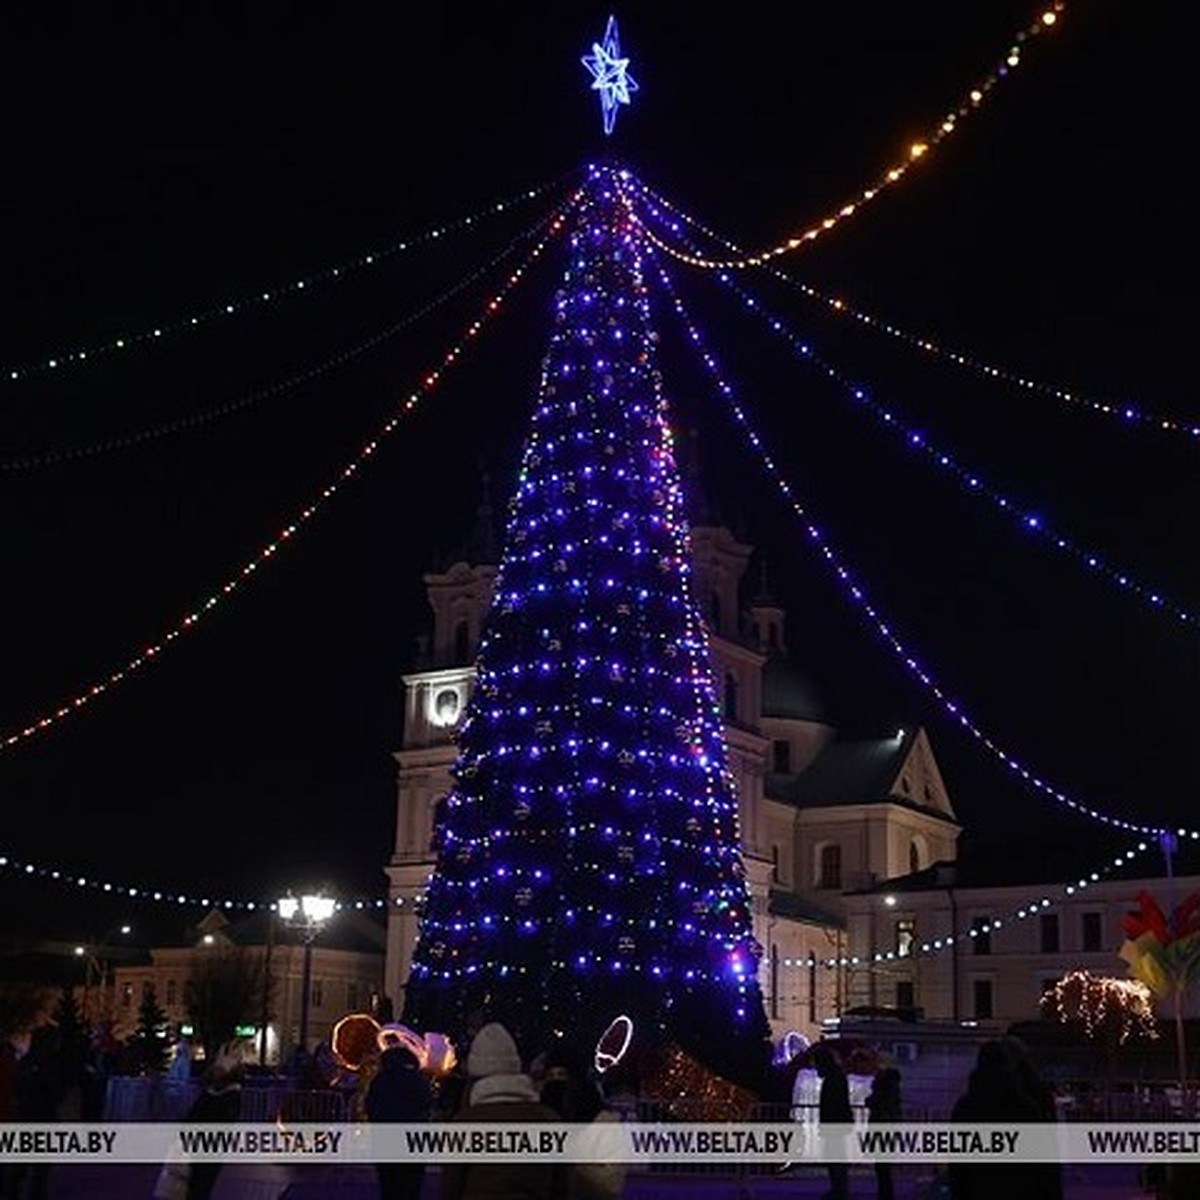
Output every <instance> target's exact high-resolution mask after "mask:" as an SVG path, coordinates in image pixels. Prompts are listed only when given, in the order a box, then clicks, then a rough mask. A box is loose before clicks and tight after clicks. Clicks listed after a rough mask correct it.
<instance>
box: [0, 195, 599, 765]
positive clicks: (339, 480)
mask: <svg viewBox="0 0 1200 1200" xmlns="http://www.w3.org/2000/svg"><path fill="white" fill-rule="evenodd" d="M577 200H578V192H576V193H575V195H574V196H573V197H572V198H571V199H570V200H569V201H568V203H567V204H566V205H565V206H564V207H563V208H562V209H560V210H559V212H558V213H557V214H555V215H554V216H553V217H552V218H551V219H550V222H549V228H548V229H547V231H546V233H545V234H544V235H543V236H542V237H541V239H540V240H539V241H538V242H537V244H536V245H535V246H534V247H533V249H532V250H531V251H530V253H529V255H528V256H527V257H526V258H525V261H524V262H523V263H521V264H520V265H519V266H518V267H517V268H516V269H515V270H514V271H513V272H512V273H511V274H510V275H509V276H508V278H507V279H506V280H505V281H504V283H503V284H502V285H501V286H500V288H499V289H498V290H497V292H496V293H495V295H493V296H492V298H491V299H490V300H488V302H487V303H486V304H485V305H484V308H483V311H482V313H481V314H480V316H478V317H476V319H475V320H474V321H473V322H472V323H471V324H470V325H469V326H468V327H467V328H466V330H465V331H464V332H463V334H462V335H461V336H460V338H459V340H458V341H457V342H456V343H455V344H454V345H453V346H452V347H451V349H450V350H448V351H447V352H446V353H445V354H443V355H442V358H441V361H440V363H439V364H438V365H437V366H436V367H433V368H431V369H430V370H428V371H426V372H425V374H424V375H423V376H422V377H421V379H420V380H419V382H418V384H417V386H416V387H415V388H414V389H413V391H412V392H411V393H410V394H409V395H408V397H407V398H406V399H405V400H404V401H403V403H402V404H401V405H400V408H399V410H398V411H397V412H396V413H395V414H393V416H391V417H390V418H389V419H388V420H387V422H386V423H385V424H384V425H383V426H382V427H381V428H380V430H379V431H378V432H377V433H376V434H375V436H374V437H373V438H371V440H370V441H368V442H366V443H364V444H363V446H362V447H360V449H359V450H358V452H357V453H356V454H355V455H354V457H353V458H352V459H351V460H350V461H349V462H348V463H347V464H346V465H345V466H344V467H342V469H341V470H340V471H339V472H338V473H337V474H336V475H335V476H334V478H333V480H332V481H331V482H330V483H328V484H326V486H325V487H324V488H323V489H322V490H321V491H320V493H319V494H318V495H317V497H316V498H315V499H314V500H312V501H311V502H310V503H309V505H308V506H307V507H306V508H304V509H302V510H301V511H300V512H299V513H298V514H297V515H296V516H295V517H294V518H293V519H292V521H291V523H290V524H288V525H286V526H285V527H284V528H283V529H282V530H280V531H279V533H277V534H276V535H275V537H274V538H273V539H272V540H271V541H269V542H267V543H266V544H265V545H264V546H263V547H261V548H260V549H259V550H258V551H257V552H256V553H255V554H254V555H253V556H252V557H251V558H249V559H248V560H247V561H246V562H245V563H244V564H243V565H242V566H241V567H240V568H239V569H238V570H237V571H236V572H235V573H234V574H233V575H231V576H230V577H229V578H228V579H227V580H226V581H225V582H224V583H223V584H222V585H221V586H220V587H219V588H218V589H217V590H216V591H214V592H213V593H211V594H210V595H209V596H208V597H207V599H205V600H204V601H203V603H201V604H200V605H199V606H198V607H197V608H195V609H193V610H192V611H191V612H190V613H188V614H187V615H186V616H185V617H184V618H183V619H182V620H181V621H180V622H179V623H178V624H176V625H175V626H174V627H173V628H172V629H171V630H169V631H168V632H167V633H166V634H164V635H163V636H162V637H161V638H159V640H158V641H156V642H153V643H151V644H149V645H147V646H145V647H144V648H143V649H142V650H140V651H138V652H137V653H136V654H135V655H134V656H133V657H132V658H130V659H129V660H128V661H127V662H126V663H125V665H124V666H122V667H119V668H117V669H116V670H114V671H111V672H110V673H109V674H108V675H106V676H104V677H102V678H101V679H99V680H97V681H96V682H94V683H92V684H91V685H90V686H89V687H87V688H86V689H84V690H81V691H79V692H76V693H75V694H74V695H73V696H72V697H71V698H70V699H68V700H66V701H65V702H63V703H62V704H61V705H59V707H57V708H56V709H54V710H52V711H50V712H46V713H44V714H43V715H42V716H41V717H39V718H37V719H36V720H34V721H31V722H30V723H29V724H27V725H25V726H23V727H21V728H19V729H15V730H12V731H10V732H8V733H6V734H3V735H0V751H5V750H9V749H11V748H12V747H13V746H16V745H18V744H19V743H21V742H24V741H27V740H28V739H30V738H32V737H34V736H35V735H37V734H40V733H43V732H45V731H46V730H47V729H49V728H51V727H53V726H55V725H57V724H58V723H59V722H60V721H62V720H64V719H65V718H66V717H68V716H71V715H72V714H73V713H76V712H78V711H79V710H80V709H81V708H83V707H84V706H85V705H88V704H90V703H91V702H92V701H93V700H95V699H96V697H98V696H101V695H103V694H104V693H105V692H107V691H109V690H110V689H111V688H112V687H114V686H115V685H116V684H118V683H120V682H122V681H123V680H125V679H127V678H128V677H129V676H130V675H132V674H134V673H135V672H137V671H139V670H141V669H142V668H143V667H145V666H147V665H148V664H149V663H151V662H153V661H155V660H156V659H158V657H159V656H160V655H161V654H162V652H163V651H164V650H166V649H167V648H168V647H169V646H170V645H171V643H172V642H174V641H175V640H176V639H177V638H179V637H180V636H181V635H182V634H184V633H187V632H189V631H190V630H191V629H193V628H195V626H196V625H198V624H199V623H200V622H201V621H202V620H203V619H204V618H205V617H206V616H208V615H209V613H211V612H212V610H213V609H214V608H216V607H217V605H218V604H220V603H221V602H222V601H224V600H226V599H228V597H229V596H230V595H231V594H232V593H234V592H235V591H237V590H238V589H239V588H240V587H242V585H244V584H245V583H246V582H247V581H248V580H249V579H250V578H252V577H253V576H254V575H255V573H256V572H257V571H258V569H259V568H260V567H262V566H264V565H265V564H266V563H267V562H268V561H269V560H270V559H271V558H272V557H273V556H274V555H275V554H276V553H277V552H278V551H279V550H280V549H282V548H283V547H284V546H285V545H286V544H287V543H288V542H289V541H290V539H291V538H292V537H293V536H294V535H295V534H296V533H297V532H299V531H300V530H301V529H302V528H303V527H305V526H306V525H307V524H308V523H309V522H310V521H311V520H312V519H313V517H315V516H316V515H317V513H318V512H321V511H322V510H323V509H324V508H325V506H326V504H327V503H328V502H329V501H330V500H331V499H332V498H333V497H334V496H335V495H336V494H337V493H338V492H339V491H341V489H342V488H343V487H344V486H345V485H346V484H347V483H348V482H349V481H350V480H351V479H353V478H354V477H355V476H356V475H357V474H358V472H359V470H360V469H361V468H362V466H363V465H364V464H365V463H366V462H367V460H368V459H370V458H371V457H372V456H373V455H374V453H375V451H376V450H378V448H379V446H380V444H381V443H382V442H383V440H384V439H385V438H387V437H388V436H389V435H390V434H391V433H393V432H394V431H395V429H396V427H397V426H398V425H399V424H400V421H401V420H402V419H403V418H404V417H405V416H407V415H408V414H409V413H410V412H412V411H413V409H415V408H416V406H417V405H418V404H419V403H420V401H421V399H422V398H423V397H424V396H425V395H426V394H427V393H429V392H430V391H432V390H433V388H434V387H436V386H437V384H438V383H440V382H441V379H442V376H443V375H444V373H445V372H446V371H447V370H448V369H449V368H450V367H451V366H453V365H454V363H455V362H456V361H457V360H458V358H459V357H460V356H461V355H462V353H463V352H464V350H465V349H466V347H467V345H468V343H470V342H471V341H472V340H473V339H474V338H475V337H476V336H477V335H478V334H479V332H480V331H481V330H482V329H483V328H484V326H485V325H486V324H487V323H488V321H489V319H490V318H491V317H492V316H494V315H495V313H496V311H497V310H498V309H499V308H500V307H501V305H502V303H503V302H504V300H506V299H507V297H508V295H509V294H510V293H511V292H512V290H513V288H514V287H516V285H517V283H519V282H520V280H521V279H522V278H523V276H524V275H525V274H526V272H527V271H528V270H529V268H530V266H532V264H533V263H534V262H535V261H536V260H537V259H538V258H540V257H541V254H542V252H543V251H544V250H545V248H546V246H547V245H548V244H549V243H550V241H551V240H552V239H553V238H554V237H555V236H556V235H557V234H558V233H559V232H560V231H561V229H562V228H563V224H564V221H565V219H566V214H567V211H568V210H569V208H570V207H571V206H572V205H573V204H575V203H576V202H577Z"/></svg>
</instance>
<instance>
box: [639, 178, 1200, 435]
mask: <svg viewBox="0 0 1200 1200" xmlns="http://www.w3.org/2000/svg"><path fill="white" fill-rule="evenodd" d="M630 182H632V183H633V184H634V185H635V186H637V187H638V189H639V190H640V191H641V193H642V194H643V195H644V196H645V198H646V200H647V201H648V202H649V203H650V205H651V208H652V211H653V210H654V206H657V207H658V208H661V209H662V210H663V211H664V212H670V213H673V214H674V215H675V216H677V217H679V218H680V219H681V220H683V221H685V222H686V223H687V224H688V225H690V226H691V227H692V228H693V229H695V230H696V231H697V232H699V233H701V234H703V235H704V236H705V237H708V238H710V239H712V240H713V241H714V242H716V243H717V244H718V245H721V246H724V247H725V249H727V250H728V251H730V252H731V253H732V254H739V255H740V254H741V253H742V249H741V247H739V246H738V245H737V244H736V243H735V242H733V241H731V240H730V239H729V238H727V237H724V236H723V235H722V234H719V233H717V232H715V231H714V230H713V229H712V228H710V227H709V226H708V225H705V224H704V223H703V222H702V221H700V220H699V219H697V218H696V217H695V216H693V215H691V214H689V213H687V212H685V211H684V210H683V209H682V208H680V207H679V205H677V204H674V203H673V202H672V201H670V200H668V199H667V198H666V197H665V196H663V195H662V193H661V192H658V191H655V190H654V189H652V188H650V187H648V186H647V185H646V184H645V182H643V181H642V180H640V179H636V180H631V181H630ZM657 215H659V217H660V219H661V220H663V221H664V223H666V224H667V225H668V227H669V228H670V229H671V230H672V231H673V232H674V233H676V234H681V233H682V230H681V229H680V227H679V226H678V225H675V224H671V223H670V222H668V221H667V220H666V218H665V217H662V216H661V214H657ZM762 270H763V271H765V272H766V273H767V274H768V275H771V276H773V277H774V278H776V279H779V280H781V281H782V282H784V283H786V284H787V285H788V286H789V287H793V288H795V289H796V290H797V291H799V292H801V293H802V294H803V295H805V296H806V297H808V299H810V300H813V301H815V302H816V303H818V304H821V305H823V306H824V307H826V308H828V309H829V310H830V311H831V312H833V313H835V314H836V315H837V316H839V317H850V318H852V319H853V320H855V321H858V322H859V323H860V324H862V325H864V326H866V327H867V328H868V329H870V330H872V331H874V332H878V333H883V334H886V335H888V336H889V337H892V338H894V339H895V340H896V341H898V342H900V343H902V344H903V345H905V346H907V347H910V348H912V349H915V350H920V351H922V352H924V353H926V354H929V355H931V356H933V357H934V358H937V359H939V360H941V361H943V362H948V363H951V364H953V365H954V366H956V367H963V368H966V369H967V370H970V371H973V372H975V373H976V374H977V375H981V376H983V377H984V378H987V379H991V380H994V381H997V382H999V383H1004V384H1008V385H1011V386H1012V387H1015V388H1020V389H1022V390H1024V391H1027V392H1032V393H1036V394H1038V395H1042V396H1049V397H1052V398H1053V399H1055V400H1061V401H1062V402H1063V403H1064V404H1068V405H1071V406H1073V407H1076V408H1082V409H1086V410H1088V411H1090V412H1093V413H1096V414H1098V415H1100V416H1104V417H1110V418H1115V419H1116V420H1117V421H1119V422H1120V423H1121V427H1122V428H1125V429H1131V428H1146V429H1153V430H1157V431H1158V432H1160V433H1170V434H1181V435H1183V436H1184V437H1186V438H1189V439H1190V440H1192V441H1195V440H1197V439H1200V421H1197V420H1196V418H1194V417H1193V418H1183V417H1172V416H1168V415H1164V414H1162V413H1157V412H1151V411H1149V410H1147V409H1144V408H1142V407H1140V406H1139V405H1135V404H1133V403H1132V402H1130V401H1106V400H1098V399H1095V398H1094V397H1090V396H1085V395H1081V394H1079V393H1078V392H1076V391H1073V390H1071V389H1069V388H1065V387H1061V386H1059V385H1058V384H1054V383H1047V382H1045V381H1043V380H1037V379H1031V378H1030V377H1028V376H1026V375H1022V374H1021V373H1020V372H1019V371H1016V370H1014V369H1012V368H1010V367H1001V366H996V365H995V364H992V363H986V362H984V361H983V360H982V359H980V358H978V357H976V356H975V355H973V354H971V353H969V352H966V351H961V350H952V349H950V348H949V347H946V346H942V345H939V344H938V343H937V342H935V341H934V340H933V339H932V338H929V337H926V336H925V335H923V334H917V333H912V332H911V331H909V330H906V329H902V328H901V327H900V326H898V325H893V324H892V323H891V322H890V321H888V320H885V319H884V318H883V317H876V316H873V315H872V314H870V313H867V312H864V311H863V310H862V309H858V308H855V307H854V306H853V305H852V304H850V303H848V302H847V301H845V300H842V299H840V298H837V297H833V296H827V295H825V294H824V293H823V292H820V291H818V290H817V289H816V288H814V287H813V286H812V285H811V284H808V283H805V282H804V281H803V280H800V279H797V278H795V276H793V275H789V274H788V273H787V272H786V271H784V270H782V269H780V268H779V267H777V266H774V265H764V266H763V267H762Z"/></svg>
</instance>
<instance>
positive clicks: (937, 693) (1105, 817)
mask: <svg viewBox="0 0 1200 1200" xmlns="http://www.w3.org/2000/svg"><path fill="white" fill-rule="evenodd" d="M639 227H641V226H639ZM659 277H660V279H661V281H662V283H663V287H664V290H665V291H666V293H667V295H668V297H669V298H670V300H671V302H672V303H673V304H674V306H675V311H676V312H677V313H678V315H679V318H680V320H681V321H682V322H683V324H684V327H685V329H686V330H687V335H688V338H689V340H690V341H691V342H692V344H693V346H694V347H695V349H696V352H697V354H698V356H699V358H700V360H701V362H702V363H703V364H704V367H705V369H706V370H707V371H708V373H709V375H710V376H711V378H712V380H713V384H714V387H715V388H716V390H717V391H718V393H719V394H720V395H721V397H722V398H723V399H724V400H725V402H726V404H727V406H728V408H729V412H730V414H731V415H732V417H733V419H734V422H735V424H736V425H737V426H738V427H739V428H740V429H741V430H742V433H743V435H744V437H745V438H746V440H747V442H748V444H749V446H750V448H751V449H752V450H753V451H754V453H755V454H756V455H757V456H758V459H759V461H760V462H761V463H762V465H763V467H764V469H765V471H766V474H767V476H768V478H769V479H770V480H771V481H772V482H773V483H774V484H775V486H776V488H777V489H778V490H779V492H780V493H781V494H782V496H783V498H784V500H785V501H786V502H787V504H788V506H789V507H790V508H791V509H792V511H793V512H794V513H795V515H796V517H797V518H798V519H799V521H800V522H801V525H802V527H803V528H804V530H805V533H806V534H807V536H808V539H809V541H810V542H811V543H812V544H813V545H814V546H815V547H816V549H817V551H818V554H819V557H820V558H821V559H822V560H823V561H824V563H825V564H826V566H827V567H828V568H829V570H831V571H832V573H833V575H834V577H835V579H836V580H837V582H838V584H839V585H840V586H841V588H842V591H843V593H844V595H845V596H846V597H847V598H848V599H849V600H850V601H851V603H852V604H853V606H854V607H855V608H857V609H858V610H859V611H860V612H861V613H862V614H863V615H864V616H865V617H866V618H867V620H868V622H869V624H870V626H872V627H873V628H874V630H875V632H876V634H877V635H878V636H879V637H880V639H881V640H882V641H883V642H884V643H885V644H886V645H887V646H888V648H889V649H891V650H892V652H893V653H894V654H895V655H896V656H897V657H898V658H899V659H900V661H901V662H902V663H903V665H904V667H905V668H906V670H907V671H908V672H909V673H910V674H911V675H913V676H914V677H915V678H916V679H917V680H918V681H919V682H920V683H921V684H922V685H923V686H924V688H925V689H926V690H927V691H928V692H929V693H930V694H931V695H933V696H934V697H935V698H936V700H937V701H938V703H939V704H940V705H941V707H942V709H943V711H944V712H945V713H946V715H947V716H948V717H950V718H951V720H953V721H954V722H956V723H957V724H958V725H960V726H961V727H962V728H963V729H965V730H966V731H967V732H968V733H969V734H970V735H971V736H972V737H973V738H975V740H976V741H977V742H979V744H980V745H982V746H983V747H984V748H985V749H986V750H987V751H988V752H989V753H990V754H991V755H992V756H993V757H994V758H996V759H997V760H998V761H999V762H1001V763H1002V764H1003V765H1004V766H1005V767H1006V768H1007V769H1008V770H1009V771H1011V772H1013V773H1014V774H1016V775H1017V776H1019V777H1020V778H1021V779H1022V780H1023V781H1024V782H1025V783H1027V784H1028V785H1029V786H1031V787H1033V788H1034V789H1036V790H1037V791H1039V792H1041V793H1042V794H1043V795H1046V796H1048V797H1050V799H1052V800H1053V801H1055V803H1057V804H1060V805H1062V806H1063V807H1065V808H1068V809H1070V810H1072V811H1073V812H1076V813H1078V814H1079V815H1081V816H1085V817H1089V818H1090V819H1092V820H1094V821H1098V822H1100V823H1101V824H1104V825H1109V826H1111V827H1113V828H1115V829H1123V830H1127V831H1129V832H1132V833H1139V834H1150V835H1154V836H1157V835H1158V834H1160V833H1163V832H1164V831H1165V829H1164V827H1162V826H1152V825H1144V824H1141V823H1139V822H1136V821H1128V820H1125V819H1124V818H1122V817H1117V816H1113V815H1112V814H1110V813H1106V812H1103V811H1101V810H1100V809H1097V808H1093V807H1092V806H1091V805H1089V804H1086V803H1084V802H1083V801H1080V800H1075V799H1072V798H1071V797H1070V796H1068V795H1067V794H1066V793H1065V792H1063V791H1062V790H1061V789H1059V788H1058V787H1056V786H1055V785H1053V784H1052V783H1050V782H1049V781H1048V780H1046V779H1045V778H1043V777H1042V776H1040V775H1038V774H1037V773H1036V772H1035V771H1033V770H1032V769H1031V768H1029V767H1028V766H1026V765H1025V764H1024V763H1023V762H1022V761H1021V760H1020V759H1018V758H1016V757H1015V756H1014V755H1012V754H1010V753H1009V752H1008V751H1006V750H1005V749H1004V748H1003V747H1002V746H1001V745H999V743H997V742H996V741H994V740H993V739H992V737H991V736H990V735H988V734H987V733H985V732H984V730H983V729H982V728H981V727H980V726H979V725H978V724H977V723H976V722H975V721H974V720H973V719H972V718H971V717H970V716H969V714H968V713H966V712H965V711H964V710H963V707H962V705H961V704H960V703H959V702H958V701H956V700H954V699H953V698H952V697H950V696H949V695H948V694H947V693H946V692H945V691H944V689H943V688H942V687H941V685H940V684H939V683H938V682H937V680H936V679H934V677H933V676H932V674H931V673H930V672H929V671H928V670H927V669H926V668H925V667H923V666H922V665H921V663H920V662H918V660H917V659H916V657H915V656H914V654H913V652H912V651H911V650H910V649H909V648H908V647H907V646H906V645H905V644H904V642H903V641H901V639H900V638H899V637H898V636H897V634H896V633H895V632H894V630H893V629H892V627H891V625H890V624H889V623H888V622H887V621H886V620H884V618H883V617H882V615H881V614H880V613H879V611H878V609H877V608H876V607H875V605H874V604H873V603H872V602H871V600H870V599H869V598H868V596H867V592H866V590H865V588H864V587H863V586H862V584H861V583H859V582H858V580H857V578H856V577H855V574H854V572H852V571H851V570H850V568H849V567H848V566H847V565H846V563H845V561H844V559H842V558H841V556H840V555H839V554H838V553H837V551H836V550H834V548H833V546H832V545H831V544H830V543H829V541H828V540H827V539H826V538H825V536H824V534H822V533H821V531H820V529H819V528H818V527H817V526H816V525H815V524H814V523H813V521H812V519H811V518H810V516H809V514H808V512H807V510H806V508H805V506H804V505H803V504H802V503H801V502H800V500H799V498H798V497H797V496H796V494H795V491H794V489H793V488H792V486H791V484H790V483H789V482H788V480H787V479H786V478H785V477H784V475H783V473H782V472H781V471H780V469H779V467H778V465H777V464H776V462H775V460H774V458H773V457H772V456H771V454H770V453H769V452H768V450H767V449H766V446H765V444H764V443H763V441H762V439H761V437H760V436H759V435H758V433H757V432H756V430H755V428H754V426H753V425H752V424H751V422H750V419H749V417H748V416H747V414H746V410H745V406H744V405H743V404H741V403H740V402H739V401H738V400H737V398H736V396H735V394H734V391H733V388H732V386H731V385H730V384H729V383H728V382H727V380H726V379H725V378H724V376H723V374H722V373H721V371H720V370H719V368H718V366H717V363H716V360H715V359H714V358H713V356H712V354H711V353H709V352H708V351H707V350H706V349H705V347H704V345H703V342H702V339H701V336H700V332H699V330H698V329H697V328H696V326H695V324H694V323H693V322H692V320H691V318H690V317H689V316H688V314H687V311H686V309H685V308H684V307H683V303H682V301H681V300H680V299H679V296H678V294H677V293H676V292H675V289H674V287H673V285H672V284H671V281H670V278H669V277H668V275H667V273H666V270H665V268H664V267H663V266H662V264H661V263H660V264H659ZM1181 836H1196V837H1200V832H1197V833H1195V834H1192V833H1191V831H1181Z"/></svg>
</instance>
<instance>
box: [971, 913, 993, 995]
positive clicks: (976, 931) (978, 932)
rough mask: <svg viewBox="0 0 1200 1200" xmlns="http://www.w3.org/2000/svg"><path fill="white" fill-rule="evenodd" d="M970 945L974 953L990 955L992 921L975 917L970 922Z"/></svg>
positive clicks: (987, 918)
mask: <svg viewBox="0 0 1200 1200" xmlns="http://www.w3.org/2000/svg"><path fill="white" fill-rule="evenodd" d="M971 944H972V946H973V947H974V953H976V954H991V952H992V920H991V918H990V917H976V918H975V920H974V921H972V922H971ZM988 986H989V987H990V986H991V985H990V984H989V985H988Z"/></svg>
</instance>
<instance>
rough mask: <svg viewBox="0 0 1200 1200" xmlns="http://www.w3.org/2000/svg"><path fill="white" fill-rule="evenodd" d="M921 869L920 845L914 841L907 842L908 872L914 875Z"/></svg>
mask: <svg viewBox="0 0 1200 1200" xmlns="http://www.w3.org/2000/svg"><path fill="white" fill-rule="evenodd" d="M920 869H921V847H920V846H918V845H917V843H916V842H909V843H908V873H909V874H910V875H915V874H916V873H917V872H918V871H919V870H920Z"/></svg>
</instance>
